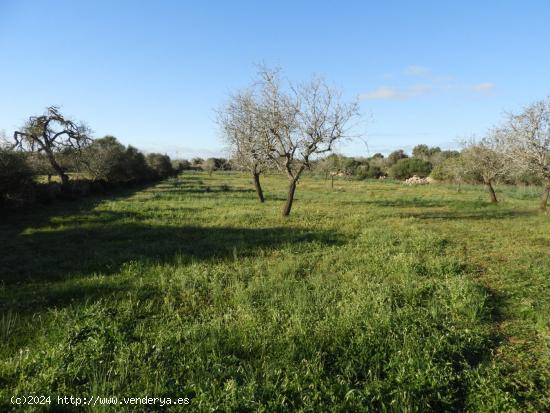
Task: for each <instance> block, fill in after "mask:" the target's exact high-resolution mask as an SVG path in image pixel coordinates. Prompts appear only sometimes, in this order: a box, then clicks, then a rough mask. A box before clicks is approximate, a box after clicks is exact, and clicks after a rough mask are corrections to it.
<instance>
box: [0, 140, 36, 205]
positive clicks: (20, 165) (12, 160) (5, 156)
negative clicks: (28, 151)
mask: <svg viewBox="0 0 550 413" xmlns="http://www.w3.org/2000/svg"><path fill="white" fill-rule="evenodd" d="M33 177H34V174H33V171H32V169H31V168H30V167H29V165H28V164H27V162H26V159H25V155H24V154H23V153H19V152H14V151H12V150H9V149H5V148H0V204H7V203H13V202H15V203H24V202H25V201H26V200H27V199H28V198H32V197H33V189H34V188H33Z"/></svg>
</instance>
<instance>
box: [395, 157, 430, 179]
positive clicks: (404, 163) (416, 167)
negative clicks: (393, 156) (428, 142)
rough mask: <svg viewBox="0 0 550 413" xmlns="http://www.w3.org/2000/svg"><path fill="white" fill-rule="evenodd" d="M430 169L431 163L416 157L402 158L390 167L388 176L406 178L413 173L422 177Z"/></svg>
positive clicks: (426, 174)
mask: <svg viewBox="0 0 550 413" xmlns="http://www.w3.org/2000/svg"><path fill="white" fill-rule="evenodd" d="M431 171H432V164H431V163H430V162H428V161H424V160H422V159H418V158H403V159H400V160H398V161H397V162H396V164H395V165H393V166H392V167H391V168H390V176H391V177H392V178H395V179H408V178H410V177H411V176H413V175H416V176H419V177H421V178H424V177H426V176H428V175H429V174H430V172H431Z"/></svg>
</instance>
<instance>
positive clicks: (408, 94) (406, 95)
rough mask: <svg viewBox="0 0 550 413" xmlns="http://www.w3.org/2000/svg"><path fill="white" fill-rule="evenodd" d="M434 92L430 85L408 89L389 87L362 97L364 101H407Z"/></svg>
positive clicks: (378, 89) (381, 87) (377, 89)
mask: <svg viewBox="0 0 550 413" xmlns="http://www.w3.org/2000/svg"><path fill="white" fill-rule="evenodd" d="M431 91H432V87H431V86H430V85H415V86H411V87H409V88H406V89H400V88H395V87H389V86H380V87H379V88H376V89H374V90H372V91H370V92H367V93H364V94H362V95H361V98H362V99H371V100H407V99H411V98H414V97H418V96H422V95H425V94H427V93H430V92H431Z"/></svg>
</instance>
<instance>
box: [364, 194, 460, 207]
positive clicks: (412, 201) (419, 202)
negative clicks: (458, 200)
mask: <svg viewBox="0 0 550 413" xmlns="http://www.w3.org/2000/svg"><path fill="white" fill-rule="evenodd" d="M364 202H365V203H366V204H372V205H376V206H380V207H385V208H412V207H415V208H440V207H444V206H448V205H449V204H450V202H444V201H440V200H434V199H430V198H418V197H415V198H396V199H369V200H366V201H364Z"/></svg>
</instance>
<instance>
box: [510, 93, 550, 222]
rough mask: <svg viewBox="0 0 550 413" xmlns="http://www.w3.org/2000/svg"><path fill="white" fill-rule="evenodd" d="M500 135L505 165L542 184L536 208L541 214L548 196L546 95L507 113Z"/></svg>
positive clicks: (549, 114)
mask: <svg viewBox="0 0 550 413" xmlns="http://www.w3.org/2000/svg"><path fill="white" fill-rule="evenodd" d="M500 133H501V137H502V140H503V141H504V143H505V144H506V149H507V150H506V153H507V154H508V160H509V162H510V163H511V164H513V165H514V166H515V167H516V169H517V170H518V171H521V172H527V173H531V174H534V175H535V176H538V177H539V178H541V179H542V181H543V182H544V191H543V193H542V197H541V203H540V209H541V210H543V211H545V210H546V208H547V205H548V197H549V195H550V96H549V97H547V98H546V99H545V100H541V101H538V102H535V103H533V104H531V105H529V106H527V107H526V108H525V109H524V110H523V112H521V113H520V114H517V115H516V114H510V115H509V117H508V120H507V122H506V123H505V125H504V127H503V128H502V129H501V130H500Z"/></svg>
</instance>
